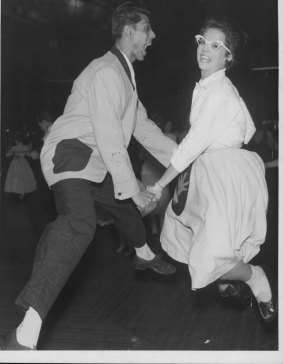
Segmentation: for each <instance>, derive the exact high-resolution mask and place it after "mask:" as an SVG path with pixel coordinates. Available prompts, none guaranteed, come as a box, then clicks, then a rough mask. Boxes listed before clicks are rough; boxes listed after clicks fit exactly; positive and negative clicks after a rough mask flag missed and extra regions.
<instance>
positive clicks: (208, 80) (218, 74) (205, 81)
mask: <svg viewBox="0 0 283 364" xmlns="http://www.w3.org/2000/svg"><path fill="white" fill-rule="evenodd" d="M225 71H226V68H224V69H222V70H219V71H216V72H214V73H212V74H211V75H210V76H208V77H205V78H204V79H203V80H200V81H199V82H197V83H196V85H197V86H202V87H207V86H209V85H210V84H211V83H212V82H215V81H220V80H221V79H222V78H224V77H225Z"/></svg>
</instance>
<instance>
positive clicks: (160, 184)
mask: <svg viewBox="0 0 283 364" xmlns="http://www.w3.org/2000/svg"><path fill="white" fill-rule="evenodd" d="M178 174H179V172H178V171H177V170H176V169H175V168H174V167H173V166H172V164H169V167H168V168H167V169H166V171H165V172H164V174H163V176H162V177H161V178H160V179H159V181H157V182H156V183H155V185H154V186H149V187H147V190H148V191H149V192H151V193H154V194H155V195H156V198H157V199H159V198H160V197H161V194H162V190H163V189H164V188H165V187H166V186H167V185H168V184H169V183H170V182H172V181H173V179H174V178H176V177H177V176H178Z"/></svg>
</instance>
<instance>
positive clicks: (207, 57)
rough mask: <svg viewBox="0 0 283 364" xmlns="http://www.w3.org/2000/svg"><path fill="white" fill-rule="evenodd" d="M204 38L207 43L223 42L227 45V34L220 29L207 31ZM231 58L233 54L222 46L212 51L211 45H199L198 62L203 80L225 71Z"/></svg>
mask: <svg viewBox="0 0 283 364" xmlns="http://www.w3.org/2000/svg"><path fill="white" fill-rule="evenodd" d="M203 37H204V38H205V39H206V40H207V41H221V42H223V43H224V44H225V34H224V33H223V32H222V31H220V30H218V29H214V28H209V29H207V30H206V31H205V33H204V34H203ZM231 57H232V56H231V54H229V53H228V52H227V50H226V49H225V48H223V47H222V46H220V47H219V48H218V49H212V48H211V47H210V45H209V44H200V45H198V48H197V61H198V66H199V68H200V70H201V78H205V77H208V76H210V75H211V74H213V73H214V72H216V71H219V70H221V69H224V68H225V63H226V60H227V59H228V60H229V59H230V58H231Z"/></svg>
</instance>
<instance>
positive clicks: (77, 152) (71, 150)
mask: <svg viewBox="0 0 283 364" xmlns="http://www.w3.org/2000/svg"><path fill="white" fill-rule="evenodd" d="M91 154H92V149H91V148H90V147H89V146H87V145H86V144H84V143H82V142H81V141H80V140H78V139H65V140H62V141H61V142H60V143H58V144H57V146H56V149H55V155H54V157H53V158H52V162H53V164H54V168H53V172H54V173H55V174H58V173H62V172H78V171H82V170H83V169H84V168H85V167H86V166H87V164H88V162H89V159H90V156H91Z"/></svg>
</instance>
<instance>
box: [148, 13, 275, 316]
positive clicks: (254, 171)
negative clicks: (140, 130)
mask: <svg viewBox="0 0 283 364" xmlns="http://www.w3.org/2000/svg"><path fill="white" fill-rule="evenodd" d="M195 39H196V43H197V62H198V66H199V68H200V71H201V80H200V81H199V82H198V83H197V84H196V86H195V89H194V92H193V97H192V107H191V113H190V124H191V127H190V130H189V132H188V134H187V135H186V137H185V138H184V139H183V141H182V142H181V143H180V144H179V146H178V149H177V150H176V151H175V152H174V154H173V156H172V158H171V161H170V165H169V167H168V168H167V169H166V171H165V173H164V174H163V176H162V177H161V178H160V179H159V180H158V181H157V182H156V184H155V185H154V186H153V187H150V188H148V190H149V191H150V192H152V193H155V194H156V196H157V197H158V196H160V195H161V193H162V191H163V189H164V188H165V187H166V186H167V185H168V183H170V182H171V181H172V179H173V178H175V177H176V176H178V175H179V177H178V182H177V187H176V190H175V194H174V197H173V199H172V201H171V203H170V204H169V206H168V208H167V211H166V215H165V221H164V226H163V230H162V232H161V237H160V240H161V244H162V247H163V249H164V250H165V251H166V252H167V253H168V254H169V255H170V256H171V257H172V258H174V259H175V260H177V261H180V262H182V263H186V264H188V267H189V272H190V276H191V282H192V283H191V284H192V289H193V290H197V289H201V288H203V287H206V286H207V285H209V284H210V283H212V282H215V281H218V280H219V282H220V284H219V289H220V292H222V293H224V294H225V293H227V294H229V290H230V289H231V286H232V287H233V284H232V283H233V282H237V281H242V282H244V284H246V285H248V286H249V287H250V289H251V291H252V293H253V295H254V297H255V299H256V301H257V305H258V308H259V312H260V314H261V317H262V319H263V320H264V321H265V322H271V321H272V320H274V318H275V316H276V311H277V303H276V297H275V295H274V292H273V290H272V285H271V281H270V280H269V278H268V276H267V271H266V270H264V269H263V268H262V267H261V266H255V265H252V264H250V263H249V262H250V260H251V259H252V258H253V257H255V256H256V255H257V254H258V253H259V252H260V248H261V245H262V244H263V243H264V242H265V236H266V229H267V222H266V212H267V204H268V192H267V185H266V180H265V168H264V163H263V161H262V159H261V158H260V157H259V155H258V154H256V153H254V152H250V151H247V150H244V149H242V145H243V144H247V143H248V142H249V141H250V140H251V138H252V136H253V134H254V133H255V126H254V123H253V120H252V118H251V115H250V113H249V111H248V109H247V107H246V105H245V103H244V101H243V100H242V98H241V97H240V95H239V93H238V91H237V89H236V88H235V86H234V85H233V84H232V83H231V81H230V80H229V78H228V77H227V76H226V74H225V70H226V69H227V68H229V69H230V68H231V67H232V66H233V65H234V64H235V63H236V62H237V59H239V56H240V55H241V52H242V49H243V46H244V44H245V37H244V36H243V33H242V32H241V31H239V30H238V29H237V28H236V27H235V26H234V25H232V24H231V23H230V22H229V21H227V20H219V21H217V20H215V19H209V20H207V22H206V23H205V24H204V26H203V27H202V28H201V31H200V34H198V35H196V36H195ZM225 291H226V292H225ZM230 292H231V294H233V292H232V291H230Z"/></svg>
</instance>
